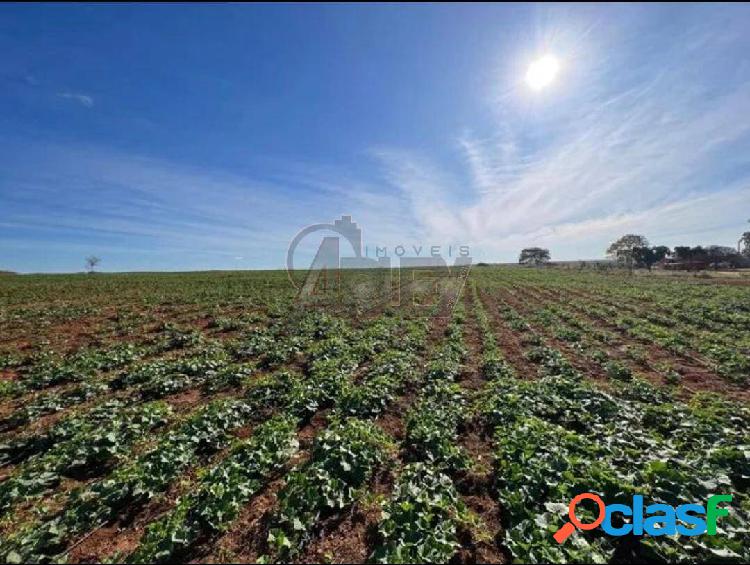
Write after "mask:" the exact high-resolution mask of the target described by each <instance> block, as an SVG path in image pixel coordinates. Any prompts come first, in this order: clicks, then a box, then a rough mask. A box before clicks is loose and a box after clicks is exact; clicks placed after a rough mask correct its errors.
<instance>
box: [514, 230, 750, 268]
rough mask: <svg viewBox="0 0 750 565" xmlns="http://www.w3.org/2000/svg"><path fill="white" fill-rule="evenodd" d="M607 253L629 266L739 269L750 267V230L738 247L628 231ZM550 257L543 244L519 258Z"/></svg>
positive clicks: (527, 261)
mask: <svg viewBox="0 0 750 565" xmlns="http://www.w3.org/2000/svg"><path fill="white" fill-rule="evenodd" d="M607 256H608V257H609V258H610V259H613V260H614V261H615V262H616V263H617V264H619V265H620V266H623V267H627V268H629V269H643V268H645V269H648V270H649V271H650V270H651V269H652V268H653V267H654V265H656V264H662V265H663V266H664V268H666V269H677V270H681V269H684V270H701V269H709V268H714V269H718V268H732V269H736V268H739V267H744V266H750V231H747V232H745V233H744V234H742V237H741V238H740V240H739V241H738V242H737V248H736V249H735V248H734V247H729V246H725V245H708V246H706V247H704V246H702V245H696V246H694V247H691V246H687V245H678V246H676V247H675V248H674V249H671V248H669V247H667V246H666V245H654V246H652V245H651V244H650V243H649V241H648V239H647V238H646V237H645V236H643V235H638V234H627V235H624V236H622V237H620V238H619V239H618V240H617V241H615V242H613V243H612V244H611V245H610V246H609V247H608V248H607ZM550 260H551V254H550V251H549V249H545V248H543V247H527V248H525V249H523V250H521V254H520V255H519V257H518V263H519V264H521V265H533V266H538V265H544V264H546V263H549V262H550Z"/></svg>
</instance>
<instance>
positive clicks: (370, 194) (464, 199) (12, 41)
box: [0, 4, 750, 272]
mask: <svg viewBox="0 0 750 565" xmlns="http://www.w3.org/2000/svg"><path fill="white" fill-rule="evenodd" d="M748 28H750V7H749V6H747V5H745V6H742V5H739V6H732V5H725V6H702V5H685V6H676V5H602V6H592V5H585V4H584V5H578V6H576V5H509V6H506V5H495V6H486V5H471V6H469V5H452V6H451V5H444V4H441V5H432V6H419V5H407V6H398V5H392V4H391V5H384V6H369V5H353V6H347V5H325V6H313V5H286V6H276V5H269V6H261V5H252V6H250V5H211V6H200V5H188V6H174V5H156V6H135V5H113V6H104V5H90V6H87V5H69V6H65V5H49V6H45V5H28V6H27V5H15V6H14V5H3V6H0V52H1V53H3V56H2V58H0V84H2V88H0V270H2V269H11V270H17V271H21V272H30V271H53V272H57V271H78V270H82V268H83V258H84V257H85V256H87V255H90V254H96V255H99V256H101V257H102V258H103V263H102V265H101V268H102V270H110V271H121V270H183V269H222V268H230V269H232V268H273V267H281V266H283V264H284V260H285V254H286V249H287V246H288V244H289V241H290V240H291V239H292V238H293V237H294V235H295V234H296V233H297V232H298V231H299V230H300V229H302V228H303V227H304V226H306V225H308V224H313V223H319V222H331V221H333V220H334V219H336V218H338V217H339V216H340V215H342V214H350V215H352V216H353V218H354V220H355V221H357V222H358V223H359V224H360V225H361V226H362V228H363V230H364V239H365V243H368V244H370V245H381V246H389V247H390V248H393V247H394V246H395V245H398V244H403V245H414V244H416V245H443V246H447V245H449V244H468V245H470V246H471V250H472V255H473V256H474V257H475V260H489V261H509V260H510V261H512V260H515V259H516V257H517V255H518V251H519V250H520V249H521V248H522V247H524V246H530V245H540V246H544V247H549V248H550V250H551V252H552V256H553V258H557V259H576V258H596V257H601V256H603V254H604V250H605V249H606V247H607V244H608V243H609V242H610V241H612V240H613V239H615V238H616V237H618V236H619V235H622V234H624V233H628V232H636V233H643V234H644V235H646V236H647V237H649V239H650V240H651V241H652V242H653V243H655V244H656V243H659V244H661V243H663V244H667V245H670V246H674V245H681V244H699V243H702V244H723V245H734V244H736V241H737V239H738V238H739V235H740V234H741V233H742V232H743V231H746V229H748V224H747V220H748V218H750V35H748V34H747V29H748ZM545 54H553V55H554V56H556V57H557V58H558V60H559V61H560V65H561V69H560V73H559V75H558V77H557V80H556V81H555V82H554V83H553V84H552V85H551V86H550V87H549V88H547V89H544V90H541V91H538V92H536V91H532V90H531V89H529V88H528V86H527V85H526V83H525V82H524V75H525V73H526V70H527V67H528V65H529V64H530V63H531V62H532V61H534V60H535V59H536V58H538V57H539V56H542V55H545ZM310 245H312V246H314V245H315V243H314V242H311V243H310Z"/></svg>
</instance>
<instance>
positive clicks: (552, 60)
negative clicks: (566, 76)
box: [526, 55, 560, 90]
mask: <svg viewBox="0 0 750 565" xmlns="http://www.w3.org/2000/svg"><path fill="white" fill-rule="evenodd" d="M559 71H560V63H559V62H558V60H557V58H556V57H554V56H552V55H545V56H544V57H542V58H541V59H537V60H536V61H534V62H533V63H531V65H529V70H528V71H526V83H527V84H528V85H529V87H530V88H531V89H532V90H541V89H543V88H545V87H546V86H549V85H550V84H552V82H554V80H555V77H557V73H558V72H559Z"/></svg>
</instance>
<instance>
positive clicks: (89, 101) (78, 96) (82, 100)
mask: <svg viewBox="0 0 750 565" xmlns="http://www.w3.org/2000/svg"><path fill="white" fill-rule="evenodd" d="M57 96H58V97H60V98H65V99H66V100H72V101H74V102H78V103H79V104H80V105H81V106H84V107H86V108H93V107H94V98H93V97H92V96H89V95H88V94H82V93H80V92H67V91H66V92H58V93H57Z"/></svg>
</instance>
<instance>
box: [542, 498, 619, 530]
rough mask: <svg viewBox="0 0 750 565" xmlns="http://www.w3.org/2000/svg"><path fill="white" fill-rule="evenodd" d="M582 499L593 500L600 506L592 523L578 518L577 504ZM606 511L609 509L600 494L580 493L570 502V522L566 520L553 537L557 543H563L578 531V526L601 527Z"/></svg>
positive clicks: (580, 528)
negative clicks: (583, 522) (586, 522)
mask: <svg viewBox="0 0 750 565" xmlns="http://www.w3.org/2000/svg"><path fill="white" fill-rule="evenodd" d="M582 500H593V501H594V502H596V504H597V506H598V507H599V516H598V517H597V519H596V520H594V521H593V522H591V523H590V524H582V523H581V522H580V521H579V520H578V518H576V506H577V505H578V503H579V502H581V501H582ZM606 511H607V509H606V507H605V506H604V501H603V500H602V499H601V498H600V497H599V496H597V495H595V494H593V493H590V492H584V493H583V494H579V495H578V496H576V497H575V498H573V500H571V501H570V504H569V505H568V518H569V519H570V522H565V523H564V524H563V525H562V527H561V528H560V529H559V530H557V531H556V532H555V533H554V535H553V536H552V537H554V538H555V541H556V542H557V543H562V542H564V541H565V540H566V539H568V537H570V534H572V533H573V532H575V531H576V528H578V529H579V530H593V529H594V528H597V527H599V524H601V523H602V522H603V521H604V516H605V514H606Z"/></svg>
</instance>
